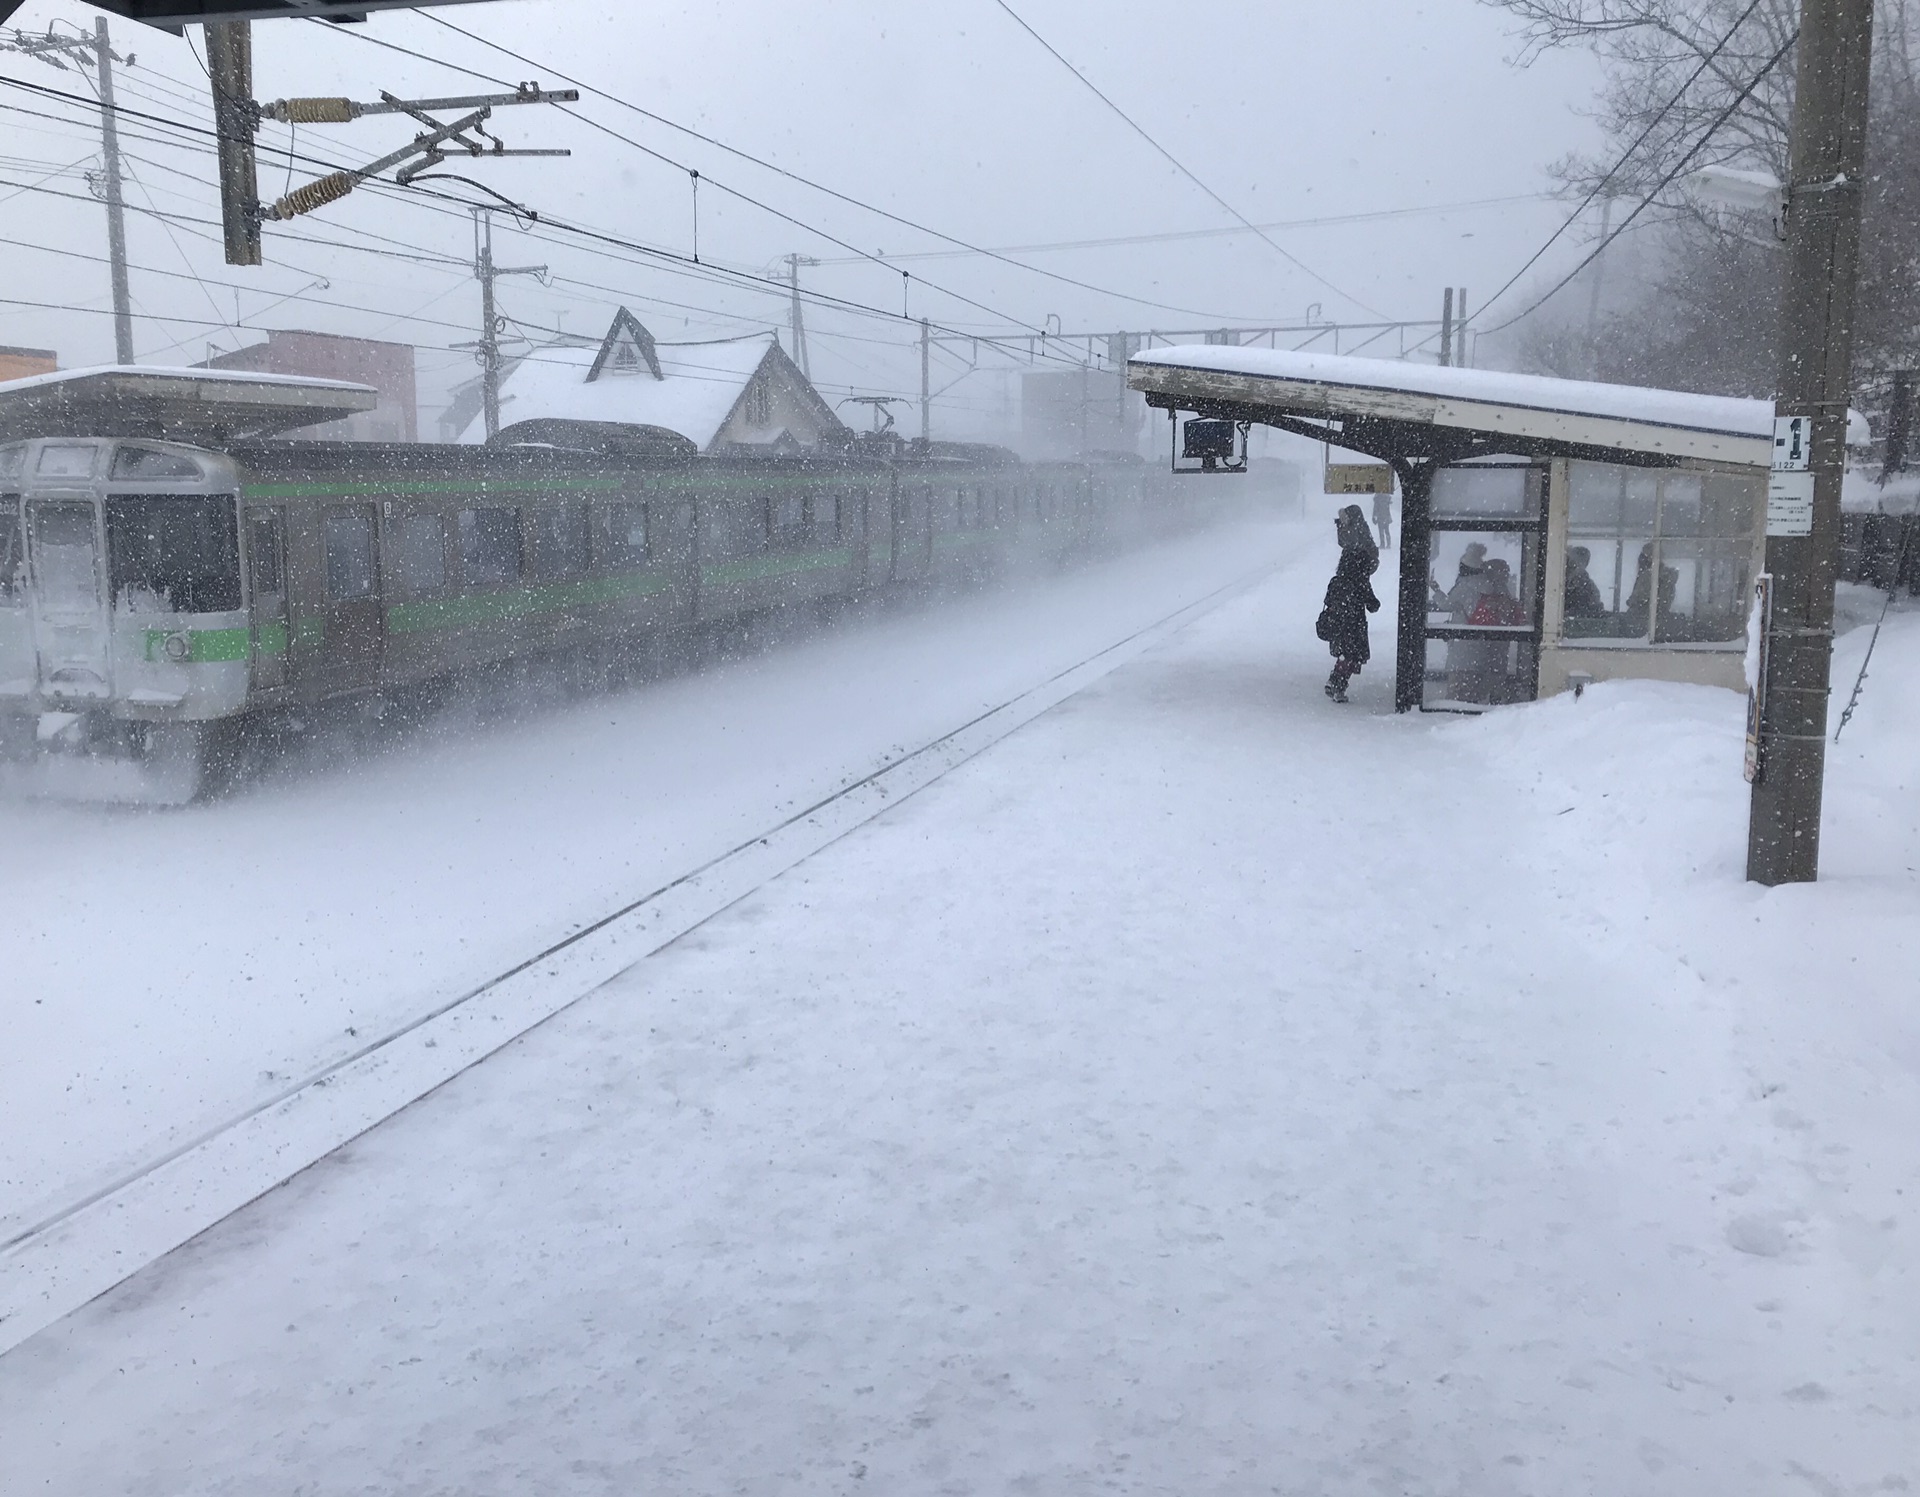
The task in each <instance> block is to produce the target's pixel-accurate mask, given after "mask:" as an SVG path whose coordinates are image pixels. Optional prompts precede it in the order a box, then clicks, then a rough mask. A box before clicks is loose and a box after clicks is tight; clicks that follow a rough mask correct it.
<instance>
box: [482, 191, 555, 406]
mask: <svg viewBox="0 0 1920 1497" xmlns="http://www.w3.org/2000/svg"><path fill="white" fill-rule="evenodd" d="M473 228H474V254H473V274H474V277H475V279H476V280H478V281H479V282H480V342H479V343H478V344H477V345H476V347H477V348H478V349H479V356H480V407H481V410H482V411H483V412H484V413H485V416H486V426H487V437H488V439H489V440H491V439H492V438H493V437H495V436H498V435H499V432H500V329H501V327H502V325H503V322H502V319H501V317H500V314H499V312H498V311H497V310H496V308H495V306H494V301H493V283H494V281H495V280H496V279H497V278H498V277H500V276H503V275H536V276H545V275H546V273H547V267H546V266H544V265H495V264H494V263H493V210H492V209H491V208H475V209H474V210H473Z"/></svg>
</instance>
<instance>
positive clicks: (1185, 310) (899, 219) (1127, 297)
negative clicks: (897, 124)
mask: <svg viewBox="0 0 1920 1497" xmlns="http://www.w3.org/2000/svg"><path fill="white" fill-rule="evenodd" d="M420 18H421V19H422V20H426V21H431V22H433V23H434V24H435V25H437V26H443V27H445V28H446V29H447V30H448V31H452V32H455V33H457V34H459V35H460V36H464V37H466V38H467V39H468V40H469V41H472V42H477V43H478V44H480V45H481V46H483V47H489V48H491V49H492V50H494V51H496V52H498V53H500V54H501V55H502V56H504V57H511V58H512V59H513V60H514V61H516V62H523V63H525V64H526V65H527V66H528V67H533V68H540V69H541V70H542V71H543V72H546V73H549V74H551V75H552V76H554V77H556V78H561V79H564V80H565V81H566V82H568V83H571V84H572V85H573V86H574V87H575V88H578V89H580V90H581V91H582V92H583V93H590V94H592V95H594V96H595V97H596V98H599V99H604V100H606V101H607V102H608V103H610V104H615V105H618V106H619V107H620V108H622V109H627V110H631V111H632V112H633V113H635V114H637V115H639V116H640V117H641V118H643V119H648V120H652V121H654V122H655V123H656V124H660V125H664V126H666V127H667V128H668V129H670V130H677V131H679V132H680V133H681V134H683V135H686V136H689V137H691V138H692V139H694V140H698V141H700V142H702V143H703V144H706V145H710V146H712V147H713V148H714V149H716V150H720V151H725V152H726V153H727V154H728V155H731V156H736V157H738V158H739V159H740V160H742V161H747V162H751V163H752V164H753V165H755V166H757V167H759V168H761V169H762V170H763V171H769V172H773V173H774V174H776V175H778V176H781V177H785V178H786V179H787V180H788V181H791V182H797V183H799V184H800V185H801V186H803V187H806V188H809V189H810V190H812V191H814V192H819V193H823V194H825V195H826V196H828V197H831V198H834V199H836V200H837V201H839V202H842V203H845V204H847V205H848V206H850V207H854V208H859V209H860V210H862V211H863V212H866V213H871V214H873V215H875V216H876V217H879V218H884V219H886V220H887V221H888V222H890V223H896V224H899V225H900V226H901V227H902V228H908V229H912V230H913V231H914V232H915V233H919V234H925V235H927V236H929V237H930V238H933V239H939V240H942V241H944V242H945V243H947V244H950V245H953V246H955V247H956V250H957V252H958V253H961V254H967V255H983V256H985V257H987V258H988V259H992V260H997V261H999V262H1000V263H1001V264H1003V265H1008V266H1011V267H1013V268H1014V269H1016V270H1022V271H1026V272H1027V273H1029V274H1031V275H1037V276H1044V277H1045V278H1046V279H1048V280H1051V281H1058V282H1060V283H1061V284H1063V285H1068V286H1073V287H1076V288H1078V289H1079V290H1082V291H1090V292H1092V293H1093V294H1094V295H1096V296H1106V297H1111V298H1113V299H1115V300H1118V301H1129V302H1133V303H1136V304H1137V305H1139V306H1143V307H1154V308H1157V309H1158V310H1160V311H1163V312H1178V313H1179V314H1180V315H1181V316H1183V317H1205V318H1210V319H1212V320H1214V321H1227V322H1231V321H1240V320H1247V319H1242V318H1237V317H1232V316H1225V315H1223V314H1220V313H1216V312H1204V311H1197V310H1195V309H1194V308H1192V307H1181V306H1174V305H1172V304H1170V303H1167V302H1162V301H1155V300H1153V299H1152V298H1150V297H1143V296H1138V295H1135V294H1133V293H1131V292H1126V291H1116V290H1114V289H1113V288H1112V287H1108V286H1097V285H1094V284H1093V283H1091V282H1089V281H1083V280H1081V279H1079V278H1078V277H1075V276H1069V275H1064V274H1062V273H1061V272H1059V271H1054V270H1048V269H1047V268H1046V267H1044V266H1040V265H1028V264H1026V263H1025V262H1024V261H1020V260H1015V259H1013V258H1012V256H1011V255H1010V254H1009V253H1008V252H1007V251H1005V250H998V249H989V248H986V247H984V246H981V245H977V244H972V243H970V242H969V241H967V240H964V239H960V238H957V237H955V236H954V235H952V234H948V233H946V232H944V231H943V230H940V229H935V228H931V227H929V226H928V225H926V224H923V223H919V222H916V221H915V220H913V219H910V218H907V217H904V216H903V215H901V214H898V213H895V212H893V211H891V210H890V209H887V208H882V207H880V206H879V205H878V204H876V203H869V202H865V201H863V200H862V199H860V198H857V197H854V196H853V195H852V194H850V193H845V192H842V191H840V190H839V189H838V188H834V187H828V186H827V185H826V184H824V183H822V182H816V181H814V180H813V179H812V178H810V177H806V176H803V175H802V174H800V173H799V172H796V171H792V170H790V169H789V168H787V167H784V166H779V165H777V164H775V163H774V162H771V161H768V160H766V159H764V158H763V157H760V156H756V155H754V154H753V153H752V152H750V151H743V150H741V149H740V148H739V147H737V146H732V145H729V144H727V142H725V141H723V140H719V139H716V138H715V137H713V136H711V135H707V134H705V133H703V132H702V131H699V130H695V129H693V128H691V127H690V126H687V125H682V124H679V123H678V122H677V121H674V120H671V119H669V118H667V117H666V116H665V115H663V114H657V113H655V112H654V111H653V110H650V109H644V108H642V107H641V106H640V105H638V104H635V103H633V102H632V101H631V100H628V99H623V98H621V97H619V96H618V95H617V94H611V93H608V92H607V91H606V90H605V89H600V88H595V87H594V86H593V85H592V84H590V83H586V82H583V81H582V80H581V79H579V78H576V77H574V76H573V75H572V74H571V73H568V72H565V71H564V70H562V69H560V68H557V67H554V66H553V65H552V64H550V63H542V62H536V61H535V60H534V59H533V58H531V57H528V56H526V55H525V54H524V53H521V52H516V51H514V50H513V49H512V48H510V47H506V46H502V45H501V44H500V43H499V42H496V41H493V40H492V39H490V38H488V37H484V36H480V35H478V34H477V33H475V32H472V31H468V30H466V29H465V28H464V27H461V26H456V25H455V24H454V23H453V22H451V21H448V20H445V19H443V18H441V17H440V16H437V15H434V14H432V13H430V12H427V11H422V12H420ZM315 24H323V23H319V22H316V23H315ZM348 35H351V36H352V37H353V38H354V39H355V40H357V41H364V42H371V43H373V44H374V45H375V46H380V47H385V48H387V49H388V50H389V51H394V52H402V53H405V54H406V55H407V56H409V57H416V58H419V59H420V60H422V61H425V62H436V63H439V64H441V65H442V66H445V67H451V68H455V69H457V70H458V71H460V72H463V73H466V74H468V75H469V76H470V77H474V78H481V79H485V80H486V81H488V82H500V81H501V80H499V79H495V78H493V77H492V76H491V75H490V74H487V73H481V72H477V71H475V70H474V69H471V68H467V67H464V66H462V65H461V64H458V63H454V62H449V61H447V60H446V59H445V58H432V57H427V56H425V55H424V54H422V53H419V52H415V51H413V50H412V49H411V48H407V47H402V46H399V45H397V44H396V43H393V42H389V41H383V40H381V39H380V38H378V37H373V36H368V35H366V34H365V33H364V32H350V33H348ZM560 112H561V113H563V114H566V115H568V116H570V117H572V118H574V119H577V120H579V121H580V122H581V123H582V124H585V125H589V126H591V127H592V128H594V129H598V130H600V131H602V132H603V133H605V134H609V135H613V136H614V138H615V139H620V140H625V139H626V137H624V136H621V135H619V134H618V133H617V132H615V131H613V130H612V129H611V128H610V127H608V126H605V125H603V124H601V123H600V122H599V121H597V120H595V119H593V118H592V117H591V116H590V115H584V114H581V113H580V112H579V111H577V110H573V109H566V108H562V109H561V111H560ZM627 143H628V144H629V145H633V146H634V147H635V148H636V149H638V150H641V151H645V152H647V154H649V155H653V156H658V157H659V159H661V160H662V161H667V160H669V158H667V157H665V156H662V155H660V153H659V152H656V151H654V150H653V149H652V148H651V147H649V146H643V145H640V144H639V143H638V142H637V141H628V142H627ZM672 164H674V165H678V164H679V163H677V162H675V163H672ZM685 169H686V168H682V170H685ZM709 180H710V181H711V180H712V179H711V178H709ZM715 185H716V186H719V184H717V183H716V184H715ZM721 190H722V191H726V192H732V193H734V194H735V195H736V196H740V197H741V198H742V200H743V201H746V202H754V200H753V199H751V198H747V197H745V196H744V194H740V193H738V192H736V190H735V189H732V188H725V187H723V188H721ZM754 206H756V207H761V208H763V209H765V211H768V212H776V211H777V210H774V209H770V208H766V205H764V204H760V203H754ZM780 216H782V217H786V215H784V214H782V215H780ZM788 221H789V222H796V223H797V222H798V221H797V220H793V219H789V220H788ZM801 227H806V226H805V225H801ZM813 232H816V233H820V237H821V238H823V239H827V240H829V241H830V242H831V243H834V244H839V245H841V247H842V248H846V249H849V250H851V251H852V257H851V259H849V260H848V261H847V262H845V263H848V264H852V263H855V262H857V261H871V262H874V263H877V264H886V263H888V261H890V260H893V259H901V258H906V257H904V256H886V257H881V256H877V255H871V254H868V253H867V252H866V251H864V250H861V249H857V248H855V247H853V246H850V245H845V244H843V242H842V241H841V240H839V239H837V238H834V237H833V236H832V235H829V234H826V233H822V232H821V231H819V230H813ZM1256 232H1257V231H1256ZM829 263H831V262H829ZM1336 289H1337V288H1336ZM1342 294H1343V295H1344V294H1345V293H1342ZM1369 310H1371V309H1369ZM1009 320H1012V319H1009Z"/></svg>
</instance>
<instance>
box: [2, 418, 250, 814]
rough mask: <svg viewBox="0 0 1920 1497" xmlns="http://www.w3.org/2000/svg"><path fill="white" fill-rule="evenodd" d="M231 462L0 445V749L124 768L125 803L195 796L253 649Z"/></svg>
mask: <svg viewBox="0 0 1920 1497" xmlns="http://www.w3.org/2000/svg"><path fill="white" fill-rule="evenodd" d="M242 544H243V543H242V538H241V531H240V516H239V482H238V474H237V473H236V471H235V469H234V467H233V464H232V463H231V462H229V461H228V460H227V459H226V458H224V457H222V456H220V455H218V454H216V453H212V452H207V451H204V450H201V449H198V448H194V447H186V446H181V445H179V444H177V443H171V442H161V441H145V440H130V439H109V438H86V439H76V438H45V439H41V440H36V441H25V442H12V443H8V444H6V445H4V446H0V752H4V753H5V754H6V756H7V758H8V759H10V760H12V761H14V762H15V763H19V762H22V761H27V762H33V763H37V764H39V765H41V766H43V767H45V766H49V765H58V764H62V763H64V764H66V765H68V766H71V765H72V764H73V762H74V761H77V760H90V761H95V762H96V763H105V764H109V765H112V766H115V768H116V771H124V770H126V769H128V768H131V769H132V770H134V771H136V772H135V773H132V774H128V773H124V772H117V773H116V774H115V775H114V776H110V777H109V778H108V779H107V780H105V781H103V784H105V785H107V787H108V790H107V793H109V794H110V795H113V796H115V797H116V798H118V797H119V796H121V795H126V794H131V795H132V796H133V797H134V798H138V799H153V800H159V801H168V802H172V801H182V800H188V799H191V798H192V797H193V796H194V795H195V794H197V793H198V792H199V790H200V788H201V777H202V775H203V773H204V765H205V760H206V745H207V741H208V737H209V734H210V732H211V725H213V724H215V723H218V722H219V721H221V720H222V719H226V718H230V717H232V716H234V715H236V714H238V713H240V712H243V711H244V710H245V708H246V705H247V694H248V689H249V685H250V682H251V679H252V672H253V663H254V657H255V655H256V653H258V652H261V651H266V652H272V651H274V650H276V649H277V650H279V651H280V652H282V653H284V652H285V649H286V641H285V640H284V639H279V640H275V639H271V638H267V637H264V636H262V635H259V634H258V633H257V631H255V629H254V628H253V627H252V621H251V617H250V613H249V610H248V607H247V601H248V600H247V597H246V589H245V585H244V582H243V577H244V575H245V574H244V572H243V570H242V555H241V548H242Z"/></svg>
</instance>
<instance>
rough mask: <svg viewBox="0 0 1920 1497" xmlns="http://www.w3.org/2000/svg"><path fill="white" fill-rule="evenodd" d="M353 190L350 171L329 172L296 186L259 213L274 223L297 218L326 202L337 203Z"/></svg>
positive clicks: (324, 204)
mask: <svg viewBox="0 0 1920 1497" xmlns="http://www.w3.org/2000/svg"><path fill="white" fill-rule="evenodd" d="M352 191H353V174H352V173H351V172H330V173H329V174H328V175H326V176H324V177H320V178H318V179H317V180H315V181H312V182H308V183H306V184H305V185H304V186H301V187H296V188H294V189H293V191H292V192H290V193H288V194H287V195H286V196H285V197H283V198H281V199H280V201H279V202H277V203H275V204H274V205H273V206H272V207H271V208H269V209H267V211H266V212H265V213H263V214H261V217H262V218H270V219H272V220H273V221H274V222H275V223H285V222H286V221H287V220H288V219H290V218H298V217H299V216H300V215H301V214H302V213H311V212H313V211H314V210H315V209H316V208H324V207H326V206H327V204H328V203H337V202H339V201H340V199H341V198H343V197H345V196H346V195H347V194H348V193H350V192H352Z"/></svg>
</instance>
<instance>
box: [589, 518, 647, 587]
mask: <svg viewBox="0 0 1920 1497" xmlns="http://www.w3.org/2000/svg"><path fill="white" fill-rule="evenodd" d="M606 537H607V538H606V552H605V554H604V555H603V556H602V557H601V558H600V564H601V565H602V566H604V567H607V568H609V569H611V570H613V571H625V570H628V569H629V568H632V567H637V566H640V565H641V564H642V563H644V562H645V561H646V559H647V550H648V542H649V539H650V538H649V536H648V534H647V507H646V505H644V504H610V505H608V506H607V531H606Z"/></svg>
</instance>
